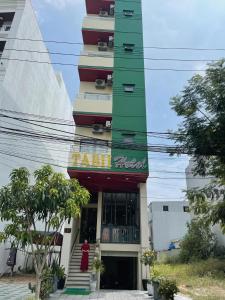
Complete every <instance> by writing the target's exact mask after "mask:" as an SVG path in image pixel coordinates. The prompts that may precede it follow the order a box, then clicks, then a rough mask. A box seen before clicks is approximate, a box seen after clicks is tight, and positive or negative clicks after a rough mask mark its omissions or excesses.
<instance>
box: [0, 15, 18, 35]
mask: <svg viewBox="0 0 225 300" xmlns="http://www.w3.org/2000/svg"><path fill="white" fill-rule="evenodd" d="M14 15H15V13H14V12H12V13H0V31H10V29H11V26H12V22H13V18H14Z"/></svg>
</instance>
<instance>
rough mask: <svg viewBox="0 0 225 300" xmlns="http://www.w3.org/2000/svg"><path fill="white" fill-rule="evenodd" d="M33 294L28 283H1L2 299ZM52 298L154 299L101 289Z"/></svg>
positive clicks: (183, 299)
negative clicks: (84, 294) (87, 293)
mask: <svg viewBox="0 0 225 300" xmlns="http://www.w3.org/2000/svg"><path fill="white" fill-rule="evenodd" d="M29 295H31V293H30V291H29V290H28V286H27V284H15V283H2V282H1V283H0V300H26V298H27V296H29ZM50 299H51V300H58V299H59V300H89V299H91V300H144V299H149V300H151V299H153V298H152V297H149V296H148V295H147V292H144V291H99V292H95V293H91V294H90V295H89V296H71V295H64V294H62V292H60V291H58V292H57V293H55V294H52V295H51V296H50ZM189 299H190V298H187V297H184V296H176V297H175V300H189Z"/></svg>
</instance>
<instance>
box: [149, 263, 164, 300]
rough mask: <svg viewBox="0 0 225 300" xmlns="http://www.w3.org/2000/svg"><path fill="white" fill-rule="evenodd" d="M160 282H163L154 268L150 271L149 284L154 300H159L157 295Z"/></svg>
mask: <svg viewBox="0 0 225 300" xmlns="http://www.w3.org/2000/svg"><path fill="white" fill-rule="evenodd" d="M161 280H163V277H162V276H160V275H159V272H157V271H156V270H155V269H154V268H153V269H152V270H151V282H152V289H153V297H154V300H158V299H160V295H159V285H160V282H161Z"/></svg>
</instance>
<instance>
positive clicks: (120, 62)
mask: <svg viewBox="0 0 225 300" xmlns="http://www.w3.org/2000/svg"><path fill="white" fill-rule="evenodd" d="M127 11H129V12H130V13H131V14H132V12H133V15H132V16H125V15H124V14H125V13H126V12H127ZM125 44H128V46H129V45H130V47H131V48H133V51H126V50H125V47H126V45H125ZM114 48H115V58H114V71H113V111H112V144H113V147H112V170H113V171H119V172H144V173H148V152H147V149H146V148H147V135H146V131H147V129H146V103H145V77H144V54H143V29H142V9H141V0H138V1H137V0H135V1H134V0H133V1H132V0H131V1H116V6H115V36H114ZM124 85H134V86H133V88H134V91H133V92H125V91H124ZM132 134H135V135H132ZM132 140H133V143H132ZM121 146H122V148H125V149H121ZM131 148H135V149H137V150H132V149H131ZM139 149H140V150H139Z"/></svg>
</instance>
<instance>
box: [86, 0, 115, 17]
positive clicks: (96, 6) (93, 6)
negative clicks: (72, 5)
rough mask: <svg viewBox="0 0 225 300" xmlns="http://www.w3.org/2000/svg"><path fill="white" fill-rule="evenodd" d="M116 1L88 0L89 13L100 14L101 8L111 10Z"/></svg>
mask: <svg viewBox="0 0 225 300" xmlns="http://www.w3.org/2000/svg"><path fill="white" fill-rule="evenodd" d="M114 3H115V0H99V1H93V0H86V8H87V13H88V14H98V13H99V11H100V10H101V9H103V10H106V11H110V7H111V6H112V5H113V4H114Z"/></svg>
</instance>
